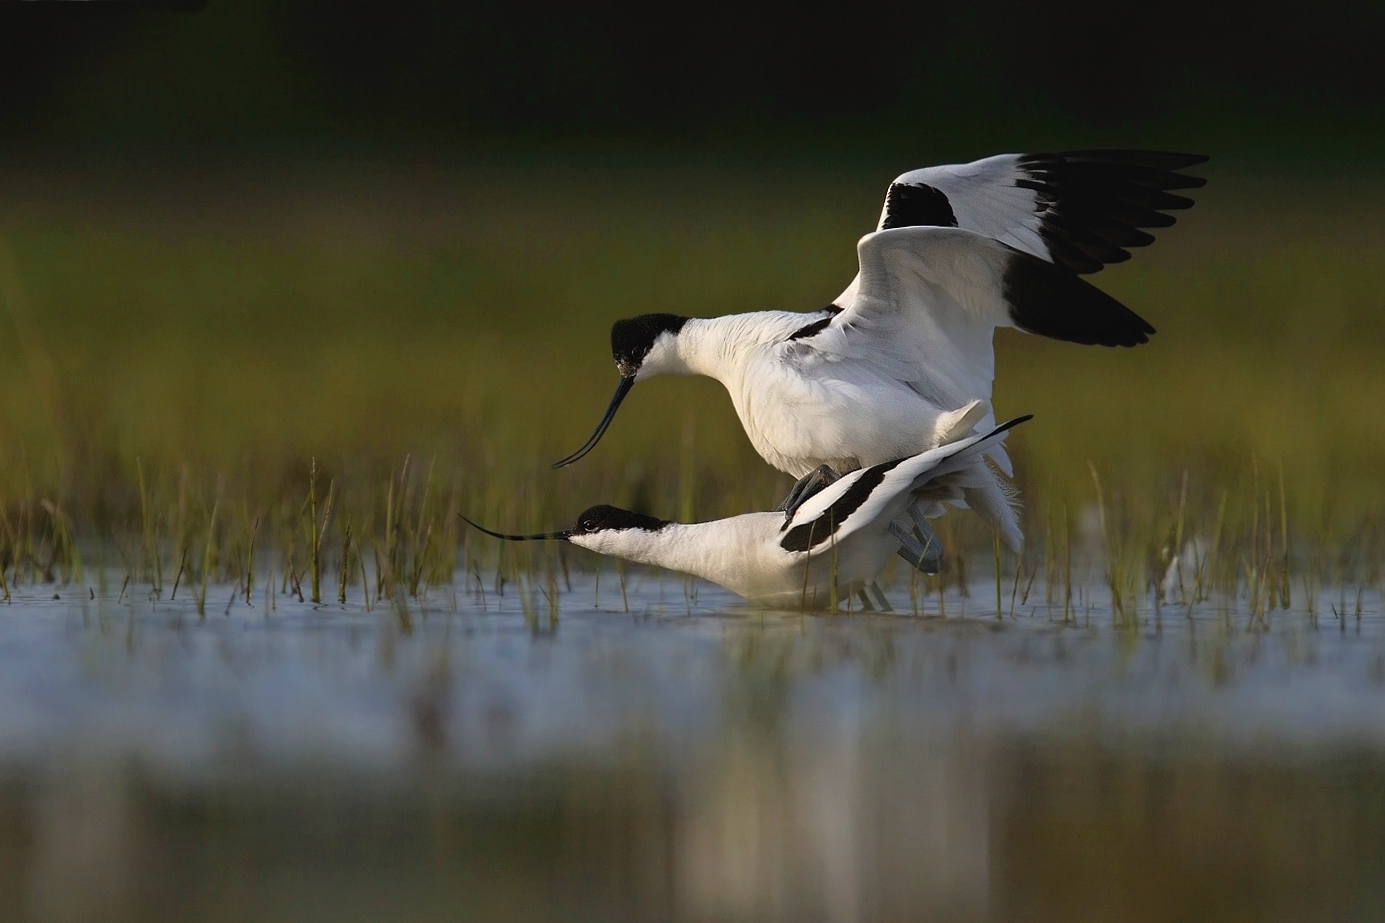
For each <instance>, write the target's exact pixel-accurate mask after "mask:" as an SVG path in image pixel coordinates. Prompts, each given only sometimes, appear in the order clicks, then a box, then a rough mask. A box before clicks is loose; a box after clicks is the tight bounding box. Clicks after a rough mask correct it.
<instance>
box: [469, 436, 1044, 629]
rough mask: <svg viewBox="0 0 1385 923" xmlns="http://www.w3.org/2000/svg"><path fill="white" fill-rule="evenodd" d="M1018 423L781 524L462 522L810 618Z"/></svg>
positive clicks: (765, 518)
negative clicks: (497, 526) (671, 574)
mask: <svg viewBox="0 0 1385 923" xmlns="http://www.w3.org/2000/svg"><path fill="white" fill-rule="evenodd" d="M1028 419H1029V417H1027V416H1026V417H1019V418H1017V419H1014V420H1011V421H1009V422H1008V423H1004V424H1002V425H1000V426H998V427H996V428H995V429H993V430H991V431H990V432H988V433H985V434H982V435H977V436H970V437H968V438H965V439H961V440H959V441H956V442H953V443H951V444H949V445H945V446H942V447H940V448H936V449H930V450H929V451H927V452H923V453H920V454H917V455H913V456H911V457H908V458H899V459H895V460H893V461H888V462H885V463H883V464H879V465H873V466H871V467H869V468H859V469H857V470H856V471H853V472H852V473H850V474H848V475H846V476H845V477H843V478H841V479H840V480H838V481H836V482H834V483H832V484H829V485H828V486H827V487H825V488H823V489H822V490H821V491H819V492H818V493H817V494H815V495H813V496H812V497H811V498H810V499H808V500H807V501H806V502H804V503H803V504H802V505H801V506H799V507H798V508H797V509H795V510H794V511H793V512H792V513H790V514H789V516H788V517H787V518H786V517H785V515H784V514H783V513H782V512H772V513H748V514H745V515H743V516H732V517H730V518H728V519H718V520H715V521H712V522H699V523H678V522H668V521H666V520H663V519H656V518H654V517H652V516H645V515H643V514H641V513H632V512H630V511H629V510H622V509H617V508H616V507H613V506H594V507H592V508H591V509H589V510H587V511H586V512H584V513H582V515H581V516H579V517H577V524H576V525H574V526H573V527H572V528H571V529H563V530H561V531H557V532H544V533H539V534H536V535H506V534H504V533H500V532H492V531H491V530H489V529H486V528H484V527H482V526H479V525H477V524H476V523H474V522H471V520H470V519H468V520H467V522H469V523H471V525H473V526H475V527H476V528H477V529H480V530H481V531H482V532H485V533H486V534H487V535H493V536H495V537H496V538H503V539H510V540H525V539H557V540H560V541H566V542H571V543H573V544H574V545H580V546H582V547H583V548H589V549H591V550H592V551H597V552H600V553H602V554H609V555H615V556H616V557H621V558H625V559H627V560H630V561H636V562H639V563H641V564H654V565H658V566H659V567H666V568H669V569H670V570H677V571H682V572H684V573H688V574H693V575H694V576H697V577H701V578H703V579H705V580H710V581H712V582H713V583H717V584H720V585H721V586H724V587H726V588H727V589H729V590H731V591H732V592H735V593H739V594H740V595H741V596H743V597H745V598H746V599H747V600H750V601H752V602H756V603H763V604H766V605H774V606H788V607H797V606H804V607H807V608H812V609H820V608H824V607H827V606H828V605H830V601H831V600H832V599H834V598H835V599H838V600H846V599H847V598H848V597H849V596H850V595H851V594H855V593H860V592H862V591H863V590H864V589H865V588H866V587H867V586H869V585H871V583H872V582H873V581H874V580H875V577H876V575H877V574H878V573H880V570H881V568H883V567H884V566H885V563H886V562H887V561H889V559H890V558H891V557H892V556H893V555H894V554H895V553H896V552H897V551H898V549H899V539H898V538H897V537H896V535H895V534H894V533H893V532H892V531H891V529H890V525H891V522H892V521H893V520H894V519H896V518H897V517H900V516H902V515H904V514H905V513H906V512H907V511H908V510H909V508H910V507H911V506H913V507H915V508H916V509H921V510H922V512H923V515H925V516H929V517H934V516H940V515H942V513H943V507H944V505H946V504H951V505H954V506H965V505H966V500H965V498H964V495H965V494H966V492H968V491H969V490H971V489H973V488H974V487H975V486H976V485H977V484H978V483H980V482H981V481H983V480H984V479H985V478H987V477H988V476H990V469H989V468H987V466H986V463H985V461H984V459H983V458H982V455H983V453H984V452H985V451H986V450H987V449H988V448H990V447H991V446H993V445H995V444H996V443H998V442H999V441H1000V439H1002V438H1003V437H1004V433H1005V432H1006V431H1007V430H1009V429H1010V428H1011V427H1014V426H1016V425H1018V424H1020V423H1023V422H1024V421H1025V420H1028ZM1004 515H1005V516H1006V517H1008V519H1009V520H1011V525H1012V526H1013V527H1014V528H1018V526H1017V525H1016V524H1014V523H1013V520H1014V519H1015V518H1016V513H1015V509H1014V507H1013V505H1012V504H1010V503H1007V504H1006V507H1005V511H1004ZM834 582H835V588H834ZM834 589H835V596H834Z"/></svg>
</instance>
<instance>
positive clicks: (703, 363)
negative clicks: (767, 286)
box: [638, 311, 803, 384]
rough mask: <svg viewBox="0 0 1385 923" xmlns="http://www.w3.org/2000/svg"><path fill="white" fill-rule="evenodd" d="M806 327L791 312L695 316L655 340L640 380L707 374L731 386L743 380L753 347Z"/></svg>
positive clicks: (645, 360)
mask: <svg viewBox="0 0 1385 923" xmlns="http://www.w3.org/2000/svg"><path fill="white" fill-rule="evenodd" d="M802 325H803V315H802V314H794V313H791V312H788V311H757V312H755V313H752V314H729V315H727V316H725V317H694V318H691V319H690V320H689V321H688V322H687V323H686V324H684V325H683V327H682V329H681V330H679V331H678V333H676V334H672V333H666V334H664V335H663V336H660V337H659V338H658V339H657V340H655V342H654V346H653V348H651V349H650V351H649V354H648V355H647V356H645V358H644V361H643V362H642V363H641V365H640V371H639V376H638V378H639V379H640V380H643V379H644V378H649V377H653V376H655V375H706V376H707V377H708V378H715V379H717V380H718V381H720V382H722V383H723V384H729V383H730V382H731V381H733V380H735V379H737V378H739V377H740V375H741V373H742V372H743V371H744V369H745V365H746V363H747V362H748V361H749V357H750V354H751V352H752V351H753V350H754V348H755V347H757V346H761V345H763V344H765V343H769V342H774V341H776V340H779V339H782V338H783V337H785V336H787V335H788V334H789V333H791V332H792V331H794V330H796V329H798V328H799V327H801V326H802Z"/></svg>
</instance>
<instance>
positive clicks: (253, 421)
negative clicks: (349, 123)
mask: <svg viewBox="0 0 1385 923" xmlns="http://www.w3.org/2000/svg"><path fill="white" fill-rule="evenodd" d="M1215 167H1216V165H1215V164H1214V165H1213V168H1212V169H1211V170H1210V171H1209V174H1208V175H1209V176H1210V177H1211V178H1212V182H1211V183H1210V184H1209V186H1208V187H1207V188H1206V189H1204V190H1202V192H1201V194H1200V195H1199V203H1200V204H1199V205H1198V207H1197V208H1196V209H1194V210H1193V211H1191V212H1189V213H1187V214H1186V215H1184V216H1183V217H1182V220H1181V221H1180V223H1179V224H1178V225H1177V226H1176V227H1174V228H1172V229H1170V230H1169V231H1167V232H1165V233H1164V234H1163V235H1161V239H1160V241H1159V242H1158V243H1157V244H1156V245H1155V246H1153V247H1151V248H1149V249H1148V250H1146V251H1140V252H1139V253H1138V259H1135V260H1133V261H1132V262H1131V263H1130V264H1128V265H1124V266H1117V267H1113V268H1110V269H1108V270H1106V271H1105V272H1103V273H1101V274H1100V275H1099V276H1097V277H1094V279H1095V281H1096V282H1097V283H1098V284H1099V285H1100V286H1102V287H1103V288H1105V289H1107V290H1108V291H1110V292H1112V293H1113V294H1115V295H1117V296H1118V297H1120V298H1122V299H1123V300H1124V301H1126V302H1127V303H1128V304H1130V305H1131V306H1132V307H1134V308H1135V309H1136V310H1138V311H1140V312H1141V313H1142V314H1144V315H1145V316H1146V317H1148V318H1149V319H1150V320H1151V321H1152V322H1153V323H1154V325H1155V326H1156V328H1158V329H1159V331H1160V332H1159V334H1158V335H1157V336H1156V337H1155V338H1154V340H1153V342H1152V343H1151V344H1149V345H1147V346H1145V347H1142V348H1139V349H1134V350H1104V349H1094V348H1081V347H1074V346H1070V345H1067V344H1061V343H1055V342H1049V341H1045V340H1042V339H1039V338H1035V337H1027V336H1023V335H1019V334H1011V333H1010V332H1009V331H1003V332H1002V333H1001V334H1000V335H999V337H998V340H999V342H998V356H997V368H998V377H997V385H996V392H997V393H996V404H997V407H998V409H999V412H1000V414H1001V415H1002V416H1005V415H1013V414H1017V413H1033V414H1035V415H1036V419H1035V421H1034V423H1033V424H1031V425H1030V426H1028V427H1026V428H1025V429H1024V431H1023V432H1020V433H1017V434H1016V435H1015V436H1014V437H1013V451H1014V453H1015V455H1016V462H1017V465H1016V466H1017V470H1018V473H1019V480H1018V485H1019V487H1020V490H1021V495H1022V497H1023V499H1024V503H1025V525H1026V534H1027V537H1028V541H1027V544H1026V552H1025V555H1024V559H1023V561H1017V560H1015V559H1013V558H1012V556H1010V555H1009V554H1008V552H1007V553H1006V555H1005V556H1004V558H1003V559H1001V560H1000V571H1001V574H1002V576H1003V582H1005V583H1006V587H1005V590H1006V593H1005V594H1003V595H1007V596H1008V595H1010V593H1009V591H1010V590H1011V589H1012V586H1011V584H1012V583H1013V582H1014V581H1015V580H1016V579H1018V580H1019V581H1020V582H1021V583H1022V584H1023V585H1027V584H1028V582H1029V581H1030V580H1032V579H1033V578H1034V576H1035V575H1036V574H1038V575H1040V576H1041V577H1042V578H1043V579H1042V581H1041V583H1044V584H1046V585H1047V586H1049V587H1050V588H1051V587H1066V589H1064V590H1062V592H1064V593H1068V594H1071V593H1072V592H1073V590H1072V582H1073V580H1074V579H1075V580H1077V582H1078V583H1079V584H1085V583H1088V582H1091V581H1096V582H1097V583H1100V584H1104V585H1106V586H1107V587H1108V588H1110V589H1112V590H1113V591H1114V598H1115V601H1116V607H1117V609H1118V610H1119V611H1120V613H1126V612H1127V610H1131V611H1133V610H1140V611H1144V609H1146V608H1148V607H1149V606H1150V605H1151V603H1152V602H1153V601H1154V599H1155V598H1156V596H1157V595H1158V594H1157V592H1156V590H1155V588H1156V587H1158V586H1159V585H1160V584H1161V583H1162V581H1163V578H1164V577H1165V576H1166V575H1167V574H1168V573H1169V571H1168V567H1169V561H1170V555H1171V554H1172V552H1173V551H1174V550H1175V549H1179V550H1181V551H1182V552H1184V554H1183V567H1182V569H1181V571H1180V573H1181V576H1182V578H1184V583H1185V584H1186V583H1190V584H1191V589H1189V588H1188V587H1186V586H1185V587H1184V589H1185V590H1188V592H1187V593H1183V592H1180V595H1179V599H1180V600H1181V601H1188V600H1187V598H1186V597H1188V596H1190V595H1191V596H1194V597H1197V596H1203V595H1207V594H1209V593H1211V592H1213V591H1215V592H1217V593H1219V594H1222V595H1224V596H1229V597H1230V598H1233V599H1237V600H1242V601H1245V602H1247V603H1248V604H1249V606H1250V608H1251V609H1252V610H1255V611H1257V612H1261V611H1268V610H1272V609H1275V608H1281V607H1291V606H1292V605H1293V600H1294V596H1295V594H1296V593H1302V594H1304V596H1303V598H1308V597H1309V596H1311V595H1312V594H1313V588H1315V587H1322V586H1328V585H1332V586H1337V585H1351V586H1372V585H1377V584H1378V583H1379V581H1380V579H1381V562H1382V560H1383V559H1385V548H1382V544H1381V541H1382V540H1381V534H1380V533H1381V523H1382V512H1385V480H1382V479H1381V478H1380V477H1379V464H1380V461H1381V460H1382V459H1383V458H1385V405H1382V403H1381V402H1380V400H1379V397H1380V395H1382V394H1385V371H1382V367H1381V364H1380V363H1379V362H1378V357H1377V355H1376V353H1377V345H1378V343H1379V342H1380V341H1381V336H1382V333H1385V328H1383V327H1382V324H1385V321H1382V319H1381V318H1382V316H1383V315H1382V312H1381V311H1380V310H1379V299H1380V294H1379V293H1380V292H1381V291H1385V285H1383V284H1382V283H1385V264H1382V262H1381V261H1380V260H1379V259H1378V252H1379V246H1380V240H1381V223H1380V219H1379V217H1378V214H1379V209H1378V208H1377V205H1378V201H1379V198H1380V197H1381V196H1382V195H1385V192H1377V191H1376V189H1375V188H1374V187H1372V188H1370V189H1369V190H1368V191H1367V193H1365V194H1362V193H1361V191H1360V188H1359V185H1356V184H1348V183H1345V182H1344V183H1342V184H1340V185H1337V184H1333V183H1331V182H1326V181H1323V182H1318V183H1316V184H1311V185H1305V184H1304V183H1303V182H1301V181H1296V182H1295V184H1294V185H1293V187H1292V188H1293V189H1294V191H1293V192H1288V191H1286V185H1285V184H1284V183H1283V182H1280V181H1279V180H1278V178H1276V177H1274V176H1269V175H1263V174H1260V175H1256V174H1249V173H1246V174H1236V173H1234V172H1231V173H1230V174H1229V175H1224V174H1222V173H1219V172H1218V171H1217V169H1216V168H1215ZM890 169H891V168H890V167H888V166H887V167H882V168H880V169H879V170H871V169H866V168H863V167H859V166H858V167H853V168H852V169H849V170H848V169H845V168H837V169H827V168H814V167H811V166H802V165H800V166H798V167H792V168H789V169H787V170H784V171H777V172H776V173H775V174H774V176H773V177H772V178H768V179H767V178H766V175H765V174H763V173H761V172H758V171H755V172H751V171H748V170H737V169H735V168H732V167H723V168H707V167H698V166H690V165H688V164H686V163H682V164H659V163H653V164H646V165H635V166H631V165H625V166H624V167H622V168H615V167H603V166H600V165H597V164H595V163H587V164H582V165H566V166H553V165H551V164H545V165H544V169H542V170H538V171H535V170H529V169H520V168H516V167H515V166H513V165H510V166H504V165H499V164H494V163H487V162H483V161H472V162H461V163H452V164H446V165H439V164H429V165H420V164H411V163H400V164H380V163H376V164H365V165H361V164H354V165H353V164H348V163H337V164H317V165H314V167H313V168H312V169H311V170H308V169H307V168H302V169H294V168H288V167H286V168H284V169H282V170H281V171H280V172H278V173H274V174H269V175H265V174H263V173H255V174H252V173H250V172H248V171H247V172H238V171H236V170H234V169H231V168H223V169H219V170H214V171H211V173H210V174H209V175H204V176H201V177H196V176H181V177H169V176H166V175H153V174H151V175H149V176H147V177H144V178H142V179H131V177H130V176H129V175H128V174H123V175H122V179H121V180H119V181H116V180H115V179H113V178H110V177H107V176H103V175H102V174H101V173H100V172H95V173H93V172H90V171H88V172H80V171H63V170H57V169H54V170H51V171H44V170H41V169H27V170H17V169H16V170H11V171H10V172H8V173H7V174H6V175H5V183H6V185H7V189H6V197H7V200H8V201H10V202H11V203H12V207H11V208H9V209H8V210H7V213H6V215H5V216H4V219H3V226H0V295H3V301H4V305H5V308H6V313H7V315H8V316H7V318H6V320H7V321H8V322H7V323H6V324H4V325H3V328H0V353H3V355H4V357H5V360H6V361H5V362H4V363H3V365H0V409H2V410H3V412H2V413H0V426H3V430H0V564H2V565H3V571H2V572H3V574H4V575H5V586H6V587H8V586H9V585H11V584H15V583H19V584H24V583H34V582H49V581H56V582H58V583H69V582H75V583H78V584H83V585H85V584H86V583H90V582H91V581H90V580H89V579H87V576H86V575H87V574H88V573H95V574H105V573H110V572H119V573H121V578H120V582H121V583H124V582H125V581H126V579H127V578H128V581H129V584H130V585H131V586H150V587H153V588H154V590H155V591H156V593H170V594H171V592H172V590H173V587H174V586H175V585H177V586H178V587H179V591H180V592H193V593H198V592H200V589H201V588H202V587H205V586H206V585H208V584H209V583H213V584H214V583H239V584H241V585H243V586H244V587H245V588H246V589H247V590H250V591H255V590H256V589H258V590H259V591H263V590H264V589H266V588H268V587H270V586H271V585H272V586H274V588H275V589H276V590H277V591H278V592H281V593H283V592H288V591H292V592H293V593H294V594H295V595H303V596H304V598H310V599H322V600H329V601H335V600H337V599H340V598H342V596H343V595H345V596H346V597H347V598H353V599H358V600H359V601H361V602H362V603H364V602H366V601H367V599H368V598H369V599H376V598H379V597H380V596H381V594H384V595H386V596H395V595H399V594H403V595H405V596H409V597H412V596H417V595H419V594H420V593H421V592H423V590H424V589H425V588H426V587H428V586H444V585H450V584H453V583H455V582H456V580H457V577H456V574H458V573H461V572H476V573H480V572H481V571H482V570H485V571H487V572H492V573H493V572H494V571H495V568H496V567H499V568H501V570H502V571H504V574H503V576H505V577H506V578H507V579H513V578H514V576H515V573H516V572H520V571H525V570H527V569H531V568H537V569H539V570H543V569H544V568H550V567H552V566H561V568H563V569H566V568H568V567H570V566H578V567H579V568H585V567H589V566H591V561H590V559H588V558H584V557H582V556H581V554H580V553H579V554H578V555H576V556H575V560H574V561H572V562H569V561H567V560H566V559H564V560H563V561H562V562H560V564H559V565H555V564H554V563H553V562H554V559H553V558H552V555H551V553H550V552H549V551H546V550H544V549H528V548H525V549H510V550H506V551H504V552H503V555H504V559H503V560H501V561H499V562H497V556H499V555H501V554H502V552H501V551H499V550H498V549H496V548H495V547H494V546H492V545H491V544H490V543H489V541H488V540H487V541H477V538H478V537H477V536H474V535H468V534H467V533H466V532H465V531H464V529H463V528H461V527H460V523H459V521H458V519H457V517H456V513H457V512H459V511H465V512H467V513H468V514H469V515H473V516H474V517H476V518H479V519H482V520H483V521H486V522H488V523H490V524H492V525H495V526H498V527H503V528H508V529H516V530H518V529H530V528H534V529H540V528H552V527H555V526H557V525H560V524H563V523H565V522H566V521H567V520H568V519H570V517H571V516H572V515H573V514H574V513H575V512H576V511H577V510H580V509H582V508H584V507H585V506H587V505H590V504H592V503H596V502H612V503H617V504H621V505H625V506H630V507H633V508H637V509H644V510H646V511H648V512H651V513H655V514H658V515H662V516H666V517H671V518H674V517H676V518H697V519H701V518H714V517H718V516H724V515H730V514H733V513H737V512H742V511H745V510H750V509H760V508H767V507H768V506H770V505H772V504H773V503H774V502H776V501H777V499H778V498H779V497H780V496H782V494H783V493H784V490H785V488H786V486H787V479H786V478H784V477H783V476H781V475H779V474H777V473H776V472H774V471H772V470H771V469H769V468H768V466H766V465H765V464H764V463H763V462H761V461H760V460H759V459H758V458H757V457H756V456H755V454H754V452H753V450H752V449H751V448H750V446H749V444H748V443H747V441H746V439H745V437H744V435H743V434H742V433H741V432H740V429H739V427H738V426H737V424H736V420H735V417H734V414H733V413H732V412H731V410H730V406H729V401H727V399H726V397H725V395H724V394H722V393H721V391H720V388H719V386H717V385H716V384H714V383H711V382H706V381H699V380H678V381H658V382H655V383H653V384H651V385H648V386H646V388H644V389H641V393H640V394H637V395H636V396H635V397H633V398H632V399H631V401H629V402H628V405H629V406H628V409H627V410H626V411H625V415H623V417H622V419H621V420H619V421H618V423H617V425H616V427H615V428H614V430H613V431H612V433H611V434H610V436H609V437H608V440H607V443H606V444H603V445H602V447H601V448H600V449H599V450H598V452H596V453H595V454H594V455H593V456H592V457H591V458H589V459H586V460H584V462H582V463H581V464H579V465H577V466H574V467H573V468H570V469H565V470H562V471H557V472H554V471H550V470H548V463H549V462H551V461H552V460H553V459H555V458H558V457H559V456H561V455H562V454H564V453H565V452H566V451H567V450H569V449H570V448H571V447H572V445H575V444H576V443H577V442H579V441H580V440H581V438H582V437H583V436H584V435H585V433H584V430H583V427H584V426H587V425H589V423H590V418H591V417H592V416H593V415H594V414H595V412H596V411H597V410H599V408H600V407H601V406H602V405H603V403H604V400H605V393H606V391H607V390H608V389H609V386H610V381H611V379H612V377H613V372H612V369H611V368H610V362H609V358H608V356H609V353H608V349H607V345H606V336H607V331H608V329H609V324H610V322H611V321H612V320H613V319H615V318H619V317H623V316H629V315H632V314H636V313H640V312H645V311H652V310H659V311H670V312H676V313H685V314H692V315H699V314H702V315H706V314H716V313H723V312H730V311H736V310H750V309H761V308H778V307H787V308H796V309H805V310H806V309H810V308H813V307H816V306H817V305H819V304H822V303H825V302H826V301H828V300H830V299H831V298H832V297H833V296H834V295H835V294H836V293H837V291H838V290H839V289H840V288H841V286H842V284H843V281H844V280H846V279H849V278H850V276H851V274H852V272H853V271H854V250H853V247H852V244H853V242H854V241H855V239H856V237H857V236H858V235H859V233H860V232H861V230H862V229H863V228H866V227H868V226H869V224H870V222H871V220H872V219H873V209H874V203H875V202H876V200H877V198H878V194H879V188H880V187H881V186H882V185H883V182H884V179H885V178H887V177H888V176H890V175H892V174H891V172H890ZM877 173H878V174H879V175H877ZM382 175H387V176H388V179H387V180H384V181H382V180H381V176H382ZM803 189H812V190H813V195H812V196H803V195H802V194H801V192H802V190H803ZM1324 216H1331V217H1330V219H1329V218H1327V217H1324ZM944 529H945V531H946V537H947V539H948V543H949V548H951V549H955V551H954V554H953V555H952V556H951V559H950V560H951V565H950V570H949V572H948V573H947V574H945V575H944V577H943V580H944V581H949V580H950V581H952V583H953V584H954V585H961V586H965V585H966V584H967V583H968V581H969V580H970V579H971V578H972V577H975V576H977V575H979V574H983V573H986V572H988V571H989V570H991V569H992V568H993V567H994V564H993V552H992V539H991V536H990V535H989V534H986V533H985V531H984V530H983V529H982V528H981V527H980V526H979V525H978V524H977V523H976V522H975V521H974V520H973V519H972V518H971V517H969V516H968V514H966V513H961V514H954V515H952V516H950V517H948V519H947V520H946V522H945V525H944ZM1093 549H1095V550H1096V551H1095V552H1093ZM1094 555H1095V556H1094ZM1192 559H1195V561H1194V563H1193V565H1192V567H1191V569H1190V568H1189V566H1188V562H1189V561H1190V560H1192ZM1075 561H1077V562H1079V563H1081V562H1084V561H1085V562H1086V564H1085V565H1083V566H1080V567H1078V570H1077V571H1074V567H1075V566H1076V565H1075V564H1074V562H1075ZM1103 561H1104V562H1109V564H1103V563H1102V562H1103ZM184 587H186V588H187V589H183V588H184ZM99 589H100V590H101V591H102V592H107V591H112V592H118V591H119V589H120V588H119V587H116V588H114V590H111V588H109V587H100V588H99ZM925 589H932V590H936V586H931V587H927V588H925ZM1048 592H1050V593H1051V592H1053V591H1052V590H1051V589H1050V590H1049V591H1048ZM1003 602H1004V601H1002V603H1003ZM1001 608H1002V609H1006V608H1009V607H1008V606H1006V605H1004V604H1002V606H1001Z"/></svg>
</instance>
